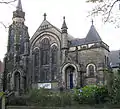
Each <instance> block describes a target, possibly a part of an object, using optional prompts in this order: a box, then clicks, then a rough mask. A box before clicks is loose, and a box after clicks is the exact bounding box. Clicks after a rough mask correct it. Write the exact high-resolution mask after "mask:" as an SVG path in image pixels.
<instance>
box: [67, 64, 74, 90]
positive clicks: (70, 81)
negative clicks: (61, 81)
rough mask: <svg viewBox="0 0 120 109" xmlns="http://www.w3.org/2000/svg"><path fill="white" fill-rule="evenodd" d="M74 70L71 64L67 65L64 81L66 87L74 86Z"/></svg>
mask: <svg viewBox="0 0 120 109" xmlns="http://www.w3.org/2000/svg"><path fill="white" fill-rule="evenodd" d="M74 71H75V68H74V67H73V66H68V67H67V68H66V70H65V82H66V88H67V89H72V88H73V87H74V75H75V73H74Z"/></svg>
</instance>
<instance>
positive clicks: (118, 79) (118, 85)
mask: <svg viewBox="0 0 120 109" xmlns="http://www.w3.org/2000/svg"><path fill="white" fill-rule="evenodd" d="M111 98H112V99H111V103H113V104H119V103H120V74H119V72H118V75H117V76H115V77H114V81H113V85H112V93H111Z"/></svg>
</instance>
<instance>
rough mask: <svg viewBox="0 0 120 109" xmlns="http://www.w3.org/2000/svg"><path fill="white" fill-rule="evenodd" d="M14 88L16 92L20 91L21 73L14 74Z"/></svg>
mask: <svg viewBox="0 0 120 109" xmlns="http://www.w3.org/2000/svg"><path fill="white" fill-rule="evenodd" d="M14 88H15V91H16V92H19V91H20V73H19V72H16V73H15V74H14Z"/></svg>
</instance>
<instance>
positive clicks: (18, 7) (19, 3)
mask: <svg viewBox="0 0 120 109" xmlns="http://www.w3.org/2000/svg"><path fill="white" fill-rule="evenodd" d="M16 9H17V10H19V11H23V10H22V3H21V0H18V5H17V7H16Z"/></svg>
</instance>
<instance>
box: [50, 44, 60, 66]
mask: <svg viewBox="0 0 120 109" xmlns="http://www.w3.org/2000/svg"><path fill="white" fill-rule="evenodd" d="M57 51H58V49H57V47H56V46H55V45H54V46H52V49H51V55H52V64H57V55H58V54H57Z"/></svg>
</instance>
